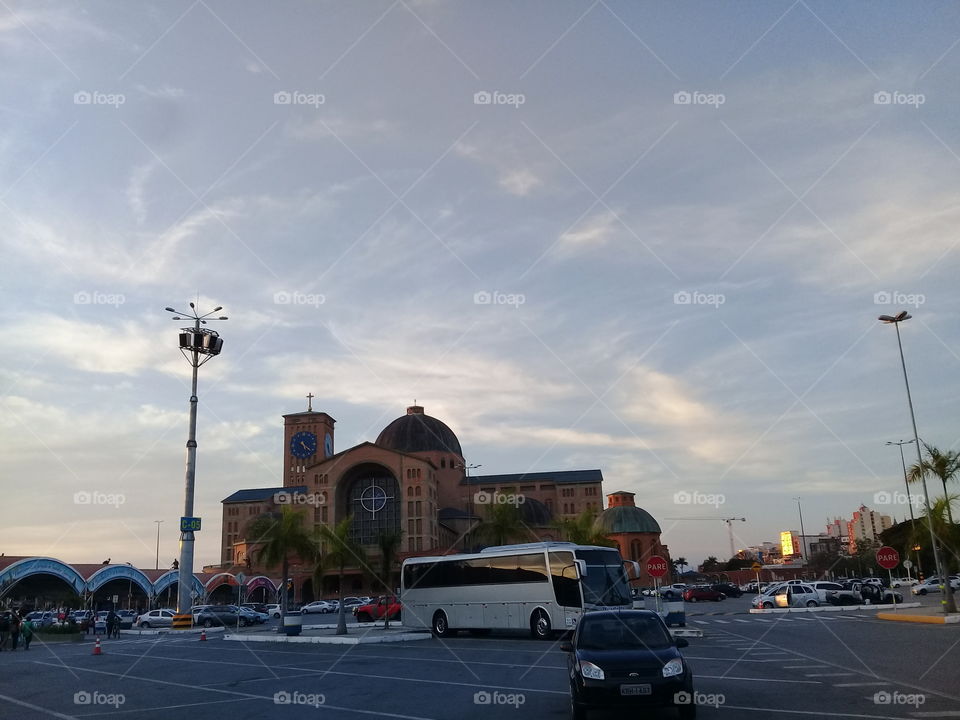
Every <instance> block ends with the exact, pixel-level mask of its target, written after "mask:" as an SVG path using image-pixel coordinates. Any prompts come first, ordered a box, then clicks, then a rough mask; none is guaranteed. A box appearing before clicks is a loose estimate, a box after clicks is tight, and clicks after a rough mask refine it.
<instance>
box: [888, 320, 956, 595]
mask: <svg viewBox="0 0 960 720" xmlns="http://www.w3.org/2000/svg"><path fill="white" fill-rule="evenodd" d="M912 317H913V316H912V315H911V314H910V313H908V312H907V311H906V310H903V311H902V312H900V313H897V314H896V315H881V316H880V317H879V318H877V319H878V320H880V322H882V323H885V324H887V325H893V326H894V327H895V328H896V329H897V347H898V348H900V366H901V367H902V368H903V383H904V385H906V388H907V405H909V406H910V422H911V424H912V425H913V440H914V443H915V446H916V448H917V462H918V463H919V464H920V465H921V466H922V465H923V455H921V454H920V435H919V434H918V433H917V418H916V416H915V415H914V414H913V398H912V397H911V396H910V381H909V380H908V379H907V362H906V360H904V359H903V343H902V342H901V340H900V323H902V322H905V321H906V320H909V319H910V318H912ZM920 479H921V480H922V482H923V504H924V506H925V507H926V509H927V528H928V529H929V530H930V544H931V546H932V547H933V564H934V565H935V566H936V569H937V576H938V577H939V578H940V585H941V587H942V588H943V600H942V601H941V605H942V606H943V612H944V613H945V614H946V613H951V612H955V611H956V606H955V605H954V601H953V591H952V589H951V587H950V578H948V577H947V576H946V575H944V573H943V563H942V562H940V551H939V550H938V549H937V536H936V535H934V533H933V516H932V513H931V512H930V496H929V495H928V494H927V477H926V475H921V476H920Z"/></svg>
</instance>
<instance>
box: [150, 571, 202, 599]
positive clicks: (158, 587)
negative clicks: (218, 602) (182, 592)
mask: <svg viewBox="0 0 960 720" xmlns="http://www.w3.org/2000/svg"><path fill="white" fill-rule="evenodd" d="M179 581H180V571H179V570H171V571H170V572H168V573H164V574H163V575H161V576H160V577H158V578H157V581H156V582H155V583H154V584H153V594H154V595H159V594H160V593H162V592H163V591H164V590H166V589H167V588H168V587H170V586H171V585H173V584H174V583H176V582H179ZM193 589H194V591H195V592H196V593H197V596H198V597H202V596H203V593H204V589H203V583H202V582H200V579H199V578H197V576H196V575H194V576H193Z"/></svg>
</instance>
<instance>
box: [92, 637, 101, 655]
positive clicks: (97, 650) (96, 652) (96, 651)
mask: <svg viewBox="0 0 960 720" xmlns="http://www.w3.org/2000/svg"><path fill="white" fill-rule="evenodd" d="M93 654H94V655H103V650H101V649H100V636H99V635H98V636H97V644H96V645H94V646H93Z"/></svg>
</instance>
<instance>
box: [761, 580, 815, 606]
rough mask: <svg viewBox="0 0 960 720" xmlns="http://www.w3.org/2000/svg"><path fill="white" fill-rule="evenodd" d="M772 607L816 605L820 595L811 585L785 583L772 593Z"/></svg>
mask: <svg viewBox="0 0 960 720" xmlns="http://www.w3.org/2000/svg"><path fill="white" fill-rule="evenodd" d="M773 604H774V607H778V608H780V607H791V608H796V607H817V606H819V605H820V595H819V594H818V593H817V591H816V590H814V589H813V587H812V586H811V585H804V584H801V583H787V584H786V585H784V586H783V587H781V588H780V589H779V590H777V591H776V593H774V595H773Z"/></svg>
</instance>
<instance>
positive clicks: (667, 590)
mask: <svg viewBox="0 0 960 720" xmlns="http://www.w3.org/2000/svg"><path fill="white" fill-rule="evenodd" d="M686 589H687V586H686V585H685V584H684V583H674V584H673V585H664V586H663V587H661V588H660V597H662V598H664V599H665V600H679V599H680V598H681V597H683V591H684V590H686Z"/></svg>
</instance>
